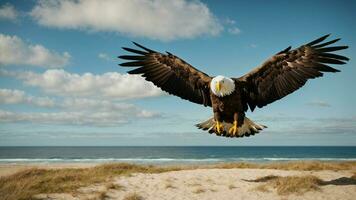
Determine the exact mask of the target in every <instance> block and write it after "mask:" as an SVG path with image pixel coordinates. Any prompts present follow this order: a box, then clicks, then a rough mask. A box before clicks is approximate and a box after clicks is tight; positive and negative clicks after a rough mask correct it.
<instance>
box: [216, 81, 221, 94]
mask: <svg viewBox="0 0 356 200" xmlns="http://www.w3.org/2000/svg"><path fill="white" fill-rule="evenodd" d="M215 89H216V91H218V92H219V91H220V89H221V84H220V82H218V83H217V84H216V86H215Z"/></svg>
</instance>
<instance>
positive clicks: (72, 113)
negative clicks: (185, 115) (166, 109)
mask: <svg viewBox="0 0 356 200" xmlns="http://www.w3.org/2000/svg"><path fill="white" fill-rule="evenodd" d="M55 106H56V107H57V108H62V109H61V110H60V111H58V112H12V111H5V110H0V122H2V123H8V122H32V123H40V124H64V125H90V126H118V125H120V124H124V123H128V122H130V121H132V120H135V119H146V118H155V117H159V116H160V115H159V114H158V113H155V112H151V111H147V110H144V109H141V108H139V107H137V106H134V105H132V104H125V103H113V102H109V101H96V100H91V99H66V100H64V102H61V103H57V104H56V105H55Z"/></svg>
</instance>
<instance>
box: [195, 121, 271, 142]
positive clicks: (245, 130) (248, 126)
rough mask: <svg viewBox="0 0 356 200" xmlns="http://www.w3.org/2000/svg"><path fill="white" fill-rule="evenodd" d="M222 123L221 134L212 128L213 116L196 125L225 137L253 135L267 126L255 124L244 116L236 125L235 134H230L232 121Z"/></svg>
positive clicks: (213, 123)
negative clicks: (242, 120) (241, 122)
mask: <svg viewBox="0 0 356 200" xmlns="http://www.w3.org/2000/svg"><path fill="white" fill-rule="evenodd" d="M222 125H223V128H224V131H223V132H222V133H221V134H219V133H217V132H216V131H215V128H214V126H215V120H214V118H213V117H212V118H210V119H208V120H206V121H204V122H202V123H199V124H197V125H196V126H197V127H198V128H199V129H203V130H206V131H208V132H209V133H215V134H216V135H221V136H226V137H244V136H247V137H249V136H250V135H255V134H256V133H259V132H260V131H261V130H262V129H264V128H267V126H264V125H261V124H257V123H255V122H253V121H252V120H250V119H249V118H247V117H245V118H244V123H243V124H242V125H241V126H240V127H238V132H237V133H236V134H235V135H230V134H229V132H228V131H229V129H230V128H231V127H232V126H233V124H232V123H228V122H222Z"/></svg>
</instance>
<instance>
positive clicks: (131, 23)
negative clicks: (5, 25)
mask: <svg viewBox="0 0 356 200" xmlns="http://www.w3.org/2000/svg"><path fill="white" fill-rule="evenodd" d="M30 15H31V16H32V17H33V18H34V20H35V21H36V22H37V23H38V24H40V25H43V26H47V27H56V28H62V29H79V30H83V29H84V30H87V31H109V32H118V33H123V34H127V35H132V36H139V37H147V38H152V39H159V40H173V39H178V38H193V37H197V36H200V35H203V34H205V35H217V34H218V33H219V32H220V31H221V30H222V26H221V25H220V23H219V22H218V21H217V20H216V18H215V16H214V15H213V14H212V13H211V12H210V10H209V8H208V7H207V6H206V5H205V4H203V3H201V2H200V1H186V0H171V1H166V0H151V1H144V0H106V1H101V0H78V1H74V0H62V1H60V0H52V1H39V2H38V3H37V5H36V6H35V7H34V8H33V10H32V11H31V13H30Z"/></svg>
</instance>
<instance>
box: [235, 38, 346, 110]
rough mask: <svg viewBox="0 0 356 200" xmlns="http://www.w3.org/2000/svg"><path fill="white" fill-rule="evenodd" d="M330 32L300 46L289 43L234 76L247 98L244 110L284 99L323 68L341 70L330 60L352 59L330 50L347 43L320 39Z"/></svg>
mask: <svg viewBox="0 0 356 200" xmlns="http://www.w3.org/2000/svg"><path fill="white" fill-rule="evenodd" d="M328 36H329V35H326V36H323V37H321V38H319V39H316V40H314V41H312V42H310V43H308V44H305V45H303V46H301V47H299V48H297V49H293V50H290V49H291V47H288V48H287V49H285V50H283V51H281V52H279V53H277V54H276V55H274V56H273V57H271V58H270V59H268V60H267V61H266V62H265V63H263V64H262V66H260V67H258V68H256V69H254V70H252V71H251V72H249V73H248V74H246V75H244V76H242V77H240V78H237V79H235V80H236V81H237V82H239V84H241V85H242V86H243V89H242V90H241V92H242V95H243V99H244V100H245V102H244V104H245V105H244V108H245V110H247V105H248V106H249V107H250V109H251V111H253V110H254V109H255V107H256V106H257V107H259V108H261V107H263V106H265V105H267V104H269V103H272V102H274V101H276V100H278V99H281V98H283V97H285V96H287V95H288V94H290V93H292V92H294V91H296V90H297V89H299V88H300V87H302V86H303V85H304V84H305V83H306V82H307V80H308V79H313V78H316V77H321V76H323V72H339V70H337V69H334V68H332V67H330V66H328V65H327V64H345V62H343V61H347V60H349V59H348V58H347V57H345V56H341V55H337V54H333V53H330V52H333V51H338V50H341V49H346V48H348V47H347V46H332V47H327V46H328V45H330V44H333V43H335V42H337V41H338V40H340V39H336V40H332V41H328V42H325V43H321V42H322V41H323V40H325V39H326V38H327V37H328ZM320 43H321V44H320Z"/></svg>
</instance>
